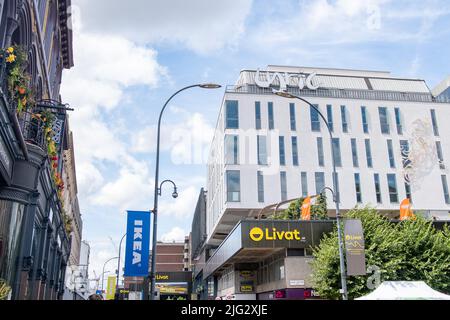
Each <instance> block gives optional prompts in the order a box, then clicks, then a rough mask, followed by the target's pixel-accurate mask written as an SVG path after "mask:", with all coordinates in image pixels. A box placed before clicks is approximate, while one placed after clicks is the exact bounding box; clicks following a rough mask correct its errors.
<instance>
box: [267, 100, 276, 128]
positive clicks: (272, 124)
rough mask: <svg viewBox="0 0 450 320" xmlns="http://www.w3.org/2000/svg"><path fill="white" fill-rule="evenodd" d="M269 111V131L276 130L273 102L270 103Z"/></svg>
mask: <svg viewBox="0 0 450 320" xmlns="http://www.w3.org/2000/svg"><path fill="white" fill-rule="evenodd" d="M268 111H269V130H273V129H274V128H275V120H274V115H273V102H269V106H268Z"/></svg>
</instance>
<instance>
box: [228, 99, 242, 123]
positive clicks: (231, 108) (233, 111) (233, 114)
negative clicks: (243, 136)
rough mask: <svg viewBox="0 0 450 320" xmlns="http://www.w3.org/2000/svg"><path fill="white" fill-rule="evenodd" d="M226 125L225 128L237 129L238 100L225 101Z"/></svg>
mask: <svg viewBox="0 0 450 320" xmlns="http://www.w3.org/2000/svg"><path fill="white" fill-rule="evenodd" d="M225 108H226V127H227V129H239V102H238V101H230V100H228V101H226V102H225Z"/></svg>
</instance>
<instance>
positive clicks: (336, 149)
mask: <svg viewBox="0 0 450 320" xmlns="http://www.w3.org/2000/svg"><path fill="white" fill-rule="evenodd" d="M333 156H334V161H335V163H336V167H342V159H341V143H340V141H339V138H333Z"/></svg>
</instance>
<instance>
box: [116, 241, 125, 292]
mask: <svg viewBox="0 0 450 320" xmlns="http://www.w3.org/2000/svg"><path fill="white" fill-rule="evenodd" d="M126 236H127V234H126V233H125V234H124V235H123V237H122V239H120V243H119V256H118V259H117V281H116V294H115V296H116V297H115V298H116V300H119V296H120V294H119V278H120V255H121V253H122V242H123V239H125V237H126Z"/></svg>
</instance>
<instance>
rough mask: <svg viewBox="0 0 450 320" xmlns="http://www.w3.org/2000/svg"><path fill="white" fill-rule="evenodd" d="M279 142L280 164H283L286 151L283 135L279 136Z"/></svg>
mask: <svg viewBox="0 0 450 320" xmlns="http://www.w3.org/2000/svg"><path fill="white" fill-rule="evenodd" d="M279 140H280V141H279V143H280V165H281V166H285V165H286V151H285V145H284V137H280V138H279Z"/></svg>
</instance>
